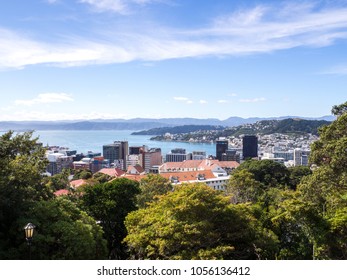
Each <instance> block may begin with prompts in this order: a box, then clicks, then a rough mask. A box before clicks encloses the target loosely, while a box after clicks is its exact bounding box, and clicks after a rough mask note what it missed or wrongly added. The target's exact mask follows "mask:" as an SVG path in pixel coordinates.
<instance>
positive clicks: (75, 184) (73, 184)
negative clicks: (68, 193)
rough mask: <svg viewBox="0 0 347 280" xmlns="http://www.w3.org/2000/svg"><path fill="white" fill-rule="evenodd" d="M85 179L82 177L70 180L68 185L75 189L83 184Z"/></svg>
mask: <svg viewBox="0 0 347 280" xmlns="http://www.w3.org/2000/svg"><path fill="white" fill-rule="evenodd" d="M86 182H87V181H86V180H84V179H78V180H72V181H70V187H71V188H72V189H77V188H79V187H80V186H83V185H84V184H85V183H86Z"/></svg>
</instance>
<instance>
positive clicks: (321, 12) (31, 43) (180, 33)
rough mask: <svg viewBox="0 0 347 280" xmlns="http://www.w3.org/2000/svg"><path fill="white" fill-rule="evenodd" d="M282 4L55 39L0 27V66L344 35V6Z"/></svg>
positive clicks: (115, 5) (104, 2)
mask: <svg viewBox="0 0 347 280" xmlns="http://www.w3.org/2000/svg"><path fill="white" fill-rule="evenodd" d="M81 1H83V2H84V3H88V4H90V5H93V6H94V7H96V8H97V7H99V9H109V10H114V11H119V12H122V11H123V12H127V11H128V10H127V9H128V8H129V5H130V4H129V3H132V4H133V5H134V4H135V5H139V4H148V3H151V2H153V1H150V0H131V1H125V0H81ZM155 1H159V0H155ZM287 6H288V5H287ZM287 6H277V7H272V8H270V7H266V6H257V7H254V8H253V9H249V10H240V11H237V12H235V13H232V14H230V15H227V16H222V17H219V18H218V19H216V20H215V21H214V22H213V23H212V24H210V25H205V26H207V27H204V28H196V29H174V28H169V27H163V26H161V27H160V28H158V25H156V24H155V23H154V24H153V25H152V26H150V27H149V26H148V25H146V24H143V25H142V24H141V22H139V23H138V24H137V25H136V26H133V27H131V26H128V25H127V26H120V25H119V26H118V25H117V28H114V26H112V27H110V29H109V30H105V29H104V30H100V31H99V33H98V32H93V37H90V38H88V37H85V38H81V37H80V35H77V34H76V35H75V36H74V35H70V36H67V37H65V38H68V39H61V40H60V41H56V42H43V41H38V40H36V39H33V38H32V37H28V36H27V35H26V34H22V33H17V32H14V31H11V30H8V29H3V28H2V29H1V27H0V68H22V67H25V66H28V65H36V64H51V65H59V66H64V67H71V66H79V65H88V64H110V63H125V62H130V61H135V60H137V61H142V62H154V61H161V60H167V59H174V58H185V57H201V56H219V57H223V56H238V55H250V54H256V53H268V52H272V51H278V50H286V49H290V48H295V47H323V46H328V45H331V44H334V43H335V41H336V40H338V39H347V8H343V7H336V8H329V9H328V8H325V9H324V8H319V7H315V6H313V5H306V6H305V8H304V9H303V10H302V11H301V12H297V13H291V14H289V13H288V12H285V8H287ZM292 9H294V8H292ZM294 10H295V9H294ZM116 30H119V31H116ZM124 30H126V32H125V31H124ZM105 34H107V35H105ZM57 40H58V39H57Z"/></svg>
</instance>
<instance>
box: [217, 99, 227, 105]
mask: <svg viewBox="0 0 347 280" xmlns="http://www.w3.org/2000/svg"><path fill="white" fill-rule="evenodd" d="M217 102H218V103H221V104H223V103H228V100H224V99H220V100H218V101H217Z"/></svg>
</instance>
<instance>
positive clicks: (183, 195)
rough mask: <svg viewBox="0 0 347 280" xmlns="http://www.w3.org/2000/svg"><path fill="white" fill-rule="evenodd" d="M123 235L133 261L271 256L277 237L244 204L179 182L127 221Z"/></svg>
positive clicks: (211, 191)
mask: <svg viewBox="0 0 347 280" xmlns="http://www.w3.org/2000/svg"><path fill="white" fill-rule="evenodd" d="M126 226H127V229H128V231H129V234H128V236H127V237H126V238H125V241H126V242H127V244H128V246H129V249H130V253H131V256H132V257H133V258H135V259H257V258H259V259H264V258H273V257H274V252H275V251H276V237H275V235H274V234H272V233H271V232H270V231H267V230H264V229H263V228H262V227H261V225H260V223H259V222H258V221H257V220H256V219H255V218H254V216H253V215H252V213H251V209H249V208H248V207H247V206H246V205H232V204H230V203H229V199H228V198H225V197H224V196H223V195H222V194H220V193H218V192H216V191H214V190H212V189H211V188H210V187H208V186H206V185H205V184H198V183H197V184H189V185H182V186H177V187H176V188H175V191H174V192H171V193H168V194H167V195H165V196H163V197H162V198H161V199H159V200H157V201H155V202H153V203H152V204H150V205H149V206H148V207H147V208H145V209H141V210H138V211H136V212H132V213H130V214H129V215H128V217H127V219H126Z"/></svg>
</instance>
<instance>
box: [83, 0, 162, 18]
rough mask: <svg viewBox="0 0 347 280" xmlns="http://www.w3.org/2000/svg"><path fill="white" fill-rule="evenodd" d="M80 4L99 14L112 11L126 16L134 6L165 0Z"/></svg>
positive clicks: (96, 0) (86, 0) (98, 0)
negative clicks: (86, 5)
mask: <svg viewBox="0 0 347 280" xmlns="http://www.w3.org/2000/svg"><path fill="white" fill-rule="evenodd" d="M79 2H80V3H86V4H89V5H90V6H92V7H94V8H95V9H96V10H97V11H99V12H105V11H110V12H114V13H119V14H123V15H126V14H129V13H131V6H132V5H142V6H143V5H146V4H151V3H154V2H163V0H79Z"/></svg>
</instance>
